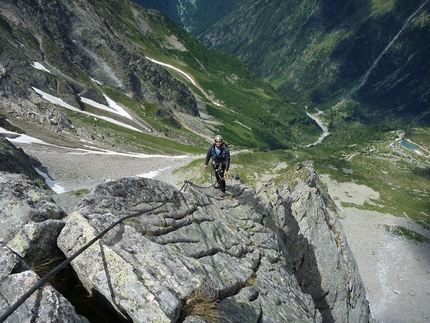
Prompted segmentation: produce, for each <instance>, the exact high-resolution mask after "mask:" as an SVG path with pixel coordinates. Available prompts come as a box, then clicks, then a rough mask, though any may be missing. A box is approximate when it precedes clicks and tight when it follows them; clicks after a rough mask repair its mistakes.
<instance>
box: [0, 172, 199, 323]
mask: <svg viewBox="0 0 430 323" xmlns="http://www.w3.org/2000/svg"><path fill="white" fill-rule="evenodd" d="M189 183H190V182H189V181H188V180H185V181H184V184H183V185H182V187H181V189H180V190H179V191H177V192H175V193H174V195H173V197H172V198H170V199H167V200H166V201H164V202H163V203H161V204H160V205H158V206H155V207H153V208H151V209H148V210H144V211H139V212H136V213H133V214H129V215H127V216H125V217H123V218H121V219H119V220H118V221H116V222H114V223H112V224H111V225H110V226H108V227H107V228H106V229H104V230H103V231H102V232H100V233H99V234H98V235H96V236H95V237H94V238H93V239H92V240H90V241H89V242H87V244H85V245H84V246H83V247H81V248H80V249H79V250H78V251H76V252H75V253H74V254H73V255H71V256H70V257H68V258H67V259H66V260H64V261H63V262H62V263H61V264H59V265H58V266H57V267H55V268H54V269H52V270H51V271H50V272H49V273H48V274H46V275H45V276H44V277H43V278H41V279H40V280H39V281H38V282H37V283H36V284H34V286H33V287H31V288H30V289H29V290H28V291H27V292H26V293H24V294H23V295H22V296H21V297H20V298H19V299H18V300H17V301H16V302H15V303H14V304H13V305H12V306H11V307H9V309H8V310H7V311H5V312H4V313H3V314H2V315H1V316H0V323H3V322H4V321H5V320H6V319H7V318H8V317H9V316H10V315H12V313H13V312H15V311H16V310H17V309H18V307H20V306H21V305H22V304H23V303H24V302H25V301H26V300H27V299H28V298H29V297H30V296H31V295H32V294H33V293H34V292H35V291H37V290H38V289H39V288H40V287H42V286H43V285H44V284H45V283H47V282H48V280H49V279H50V278H51V277H53V276H54V275H55V274H57V273H58V272H59V271H60V270H61V269H63V268H64V267H66V266H67V265H68V264H70V262H71V261H72V260H73V259H75V258H76V257H78V256H79V255H80V254H81V253H83V252H84V251H85V250H87V249H88V248H89V247H91V246H92V245H93V244H94V243H95V242H97V241H98V240H99V239H100V238H101V237H103V236H104V235H105V234H106V233H108V232H109V231H110V230H112V229H113V228H114V227H116V226H117V225H118V224H120V223H122V222H123V221H125V220H127V219H130V218H135V217H138V216H141V215H143V214H145V213H148V212H151V211H154V210H156V209H158V208H160V207H162V206H163V205H165V204H167V203H168V202H169V201H171V200H173V199H174V198H175V197H176V196H177V195H178V194H179V193H180V192H181V191H182V190H184V191H185V190H186V187H187V186H188V184H189Z"/></svg>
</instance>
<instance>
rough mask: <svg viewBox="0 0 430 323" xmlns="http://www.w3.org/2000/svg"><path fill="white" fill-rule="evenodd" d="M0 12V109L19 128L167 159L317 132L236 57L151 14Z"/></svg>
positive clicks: (24, 4) (11, 4) (65, 4)
mask: <svg viewBox="0 0 430 323" xmlns="http://www.w3.org/2000/svg"><path fill="white" fill-rule="evenodd" d="M0 9H1V11H0V82H1V91H0V98H1V100H0V107H1V113H2V114H4V116H5V117H6V118H7V119H8V120H9V121H10V122H11V123H12V124H13V125H14V126H17V127H19V128H20V129H21V131H24V130H25V131H27V132H30V131H33V134H35V133H37V134H39V135H40V134H42V133H44V132H51V137H52V138H57V139H58V140H61V141H62V142H64V141H66V140H67V139H68V138H72V137H73V138H75V139H85V140H92V141H97V142H99V143H100V144H102V143H103V144H106V145H107V146H112V145H118V146H121V147H124V149H133V150H139V151H142V150H143V151H151V152H168V153H169V152H170V153H172V152H173V153H177V152H178V151H189V150H190V149H196V148H197V149H203V148H205V147H206V146H207V142H208V141H209V140H211V139H212V138H213V136H214V134H216V133H218V132H222V133H223V134H224V136H225V139H226V140H227V141H228V142H229V143H230V144H234V145H237V146H242V147H250V148H260V149H277V148H287V147H291V146H292V145H294V144H295V145H300V144H306V143H310V142H312V141H314V140H315V138H317V137H318V133H319V132H320V129H319V127H318V125H317V124H316V123H315V122H314V121H313V120H312V119H310V118H309V117H308V116H307V115H306V114H305V112H304V111H301V110H300V109H297V108H296V107H294V106H293V105H291V104H290V103H287V102H285V101H284V100H283V99H281V98H280V97H279V96H278V95H277V93H276V91H275V90H274V89H273V88H272V87H271V86H269V85H268V84H267V83H265V82H262V81H261V80H259V79H258V78H256V77H255V76H254V75H253V73H252V72H251V71H250V70H249V68H248V67H246V66H245V65H244V64H243V63H241V62H240V61H239V60H238V59H237V58H235V57H234V56H232V55H227V54H225V53H222V52H219V51H216V50H213V49H207V48H206V47H205V46H203V45H202V44H201V43H200V42H199V41H198V40H197V39H196V38H195V37H193V36H192V35H190V34H189V33H187V32H186V31H184V29H182V28H180V27H178V26H177V25H176V24H174V23H173V22H172V21H171V20H169V19H168V18H167V17H166V16H164V15H162V14H161V13H160V12H158V11H155V10H147V9H144V8H142V7H140V6H138V5H136V4H133V3H132V2H130V1H125V0H122V1H98V0H97V1H91V2H87V1H56V2H46V1H43V2H41V3H36V2H34V1H13V0H9V1H2V2H1V4H0ZM94 120H97V122H95V121H94ZM29 124H31V125H32V126H29ZM268 129H269V130H268ZM65 133H66V134H68V136H66V135H64V134H65ZM60 134H61V136H63V137H64V138H63V137H61V136H60ZM71 140H72V139H71ZM74 141H75V142H79V140H74ZM182 144H184V145H182ZM124 145H127V146H129V147H128V148H126V147H125V146H124Z"/></svg>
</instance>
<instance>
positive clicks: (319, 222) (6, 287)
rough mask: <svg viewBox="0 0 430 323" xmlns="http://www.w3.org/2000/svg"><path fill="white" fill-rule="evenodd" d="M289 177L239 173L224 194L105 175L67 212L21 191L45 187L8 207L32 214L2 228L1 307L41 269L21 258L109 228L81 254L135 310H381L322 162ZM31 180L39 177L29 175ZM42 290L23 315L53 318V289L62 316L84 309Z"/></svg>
mask: <svg viewBox="0 0 430 323" xmlns="http://www.w3.org/2000/svg"><path fill="white" fill-rule="evenodd" d="M12 175H14V176H15V175H17V174H12V173H6V172H2V173H1V174H0V176H1V179H2V180H1V184H2V191H3V192H6V191H7V188H8V187H9V188H10V187H14V186H13V185H15V184H14V182H10V181H8V178H10V176H12ZM287 182H290V183H292V184H291V185H290V186H288V185H287V184H285V185H284V186H283V187H281V188H277V187H276V186H275V185H274V184H273V183H266V184H262V185H260V186H259V187H258V189H257V191H254V190H252V189H250V188H248V187H247V186H246V185H244V184H243V183H242V182H241V181H240V179H239V178H238V177H235V178H234V179H233V180H232V181H231V185H230V186H229V187H228V193H229V194H228V196H227V197H225V198H221V197H220V196H219V191H218V190H216V189H215V188H213V187H199V186H196V185H194V184H193V183H188V182H186V183H184V186H183V187H182V189H181V190H178V189H176V188H175V187H173V186H171V185H169V184H167V183H164V182H161V181H157V180H153V179H145V178H134V177H128V178H123V179H120V180H117V181H111V182H104V183H101V184H99V185H98V186H97V187H96V188H95V189H94V190H92V191H91V192H90V193H89V194H87V195H86V196H85V197H84V198H83V199H81V200H80V202H79V203H78V204H77V205H76V207H75V209H74V212H72V213H71V214H69V215H68V216H67V217H66V218H62V216H63V215H64V214H63V215H61V212H51V211H50V209H49V208H46V203H45V204H40V203H34V204H32V205H34V209H35V210H39V211H40V213H42V214H44V216H39V217H34V216H28V215H27V216H24V214H25V213H27V214H28V213H31V212H30V211H29V210H27V209H26V208H24V207H21V208H20V209H19V210H18V211H16V210H17V209H13V205H14V204H17V203H18V200H19V201H20V202H19V203H27V204H28V203H30V201H34V200H37V201H39V200H40V198H41V197H43V196H44V194H47V193H46V192H45V191H44V190H43V189H41V191H37V192H33V193H32V194H31V195H21V196H20V197H19V198H18V197H17V198H16V199H15V200H14V201H12V198H11V197H10V196H8V201H9V203H4V204H3V205H2V218H1V221H5V218H4V217H3V214H8V215H9V216H10V215H11V214H12V213H14V214H15V216H16V215H17V214H20V215H21V214H22V216H20V217H19V219H18V218H16V221H17V222H19V223H20V226H19V230H18V228H17V229H15V230H11V231H8V230H6V229H3V231H2V232H1V236H0V239H1V240H2V241H3V244H2V246H1V248H2V252H1V259H0V261H1V263H4V264H9V265H8V266H2V274H1V280H0V295H1V297H0V314H1V313H3V312H4V311H6V310H7V308H8V307H9V306H11V305H12V304H13V302H14V301H15V300H16V299H18V298H19V296H20V295H21V294H22V293H23V292H24V291H25V289H26V288H27V289H29V288H30V287H31V286H32V285H33V284H34V283H35V281H36V280H37V275H36V274H35V273H33V272H32V271H31V270H30V269H26V270H23V269H19V268H28V267H26V266H27V265H26V264H27V263H28V262H29V259H34V255H36V254H38V253H39V252H40V250H48V249H49V248H51V249H50V250H51V251H50V253H55V252H58V248H57V246H58V247H59V248H60V249H61V250H62V252H63V253H64V255H65V256H66V257H70V256H72V255H73V254H74V253H75V252H76V251H78V250H79V249H80V248H82V247H83V246H84V245H85V244H87V243H88V242H90V241H91V240H93V239H94V238H95V237H96V236H97V235H99V234H101V233H103V232H104V230H107V233H106V234H104V235H102V236H101V238H100V239H99V240H97V241H96V242H95V243H94V244H92V245H91V246H90V247H89V248H88V249H86V250H85V251H84V252H83V253H82V254H80V255H79V256H77V257H76V258H75V259H74V260H72V262H71V264H72V267H73V270H74V272H75V273H76V275H77V277H78V278H79V280H80V282H81V283H82V285H83V286H84V287H85V289H86V290H87V291H88V292H89V293H92V294H93V295H97V297H98V298H101V299H103V301H104V302H105V304H108V305H106V306H108V307H112V308H113V309H114V310H115V311H116V312H117V313H119V315H120V316H121V317H122V318H123V320H124V321H130V320H131V321H133V322H187V323H191V322H204V320H203V319H204V318H205V315H210V316H211V317H212V318H215V321H219V322H227V321H228V322H233V323H234V322H237V323H239V322H241V323H242V322H255V323H257V322H370V321H372V319H371V315H370V312H369V306H368V303H367V301H366V295H365V290H364V287H363V283H362V281H361V279H360V276H359V273H358V270H357V266H356V264H355V261H354V258H353V256H352V254H351V251H350V250H349V247H348V245H347V242H346V239H345V237H344V235H343V233H342V228H341V226H340V224H339V222H338V221H337V220H336V218H335V216H334V215H332V214H331V213H330V212H329V211H328V210H327V207H326V203H327V201H328V197H327V196H326V195H325V194H324V190H323V189H321V188H320V186H319V183H318V176H317V174H316V173H315V171H314V169H313V167H312V165H308V166H306V167H304V168H302V169H301V170H299V171H298V172H297V173H296V174H295V175H294V181H290V179H286V183H287ZM229 184H230V182H229ZM11 185H12V186H11ZM25 185H26V186H25V187H26V189H27V190H28V189H29V188H30V187H32V184H31V180H30V179H29V178H28V182H27V183H26V184H25ZM3 194H4V193H3ZM36 196H37V199H35V197H36ZM22 201H24V202H22ZM51 202H52V201H50V203H51ZM52 203H54V202H52ZM3 210H4V211H3ZM12 210H15V212H12ZM35 210H33V212H36V211H35ZM4 212H8V213H4ZM58 215H61V216H58ZM115 223H117V225H115ZM8 226H9V227H11V228H12V227H13V226H12V223H11V224H9V225H8ZM110 226H112V229H109V227H110ZM3 227H4V226H2V228H3ZM48 227H49V228H51V229H49V231H47V230H48V229H47V228H48ZM41 232H43V233H44V234H40V233H41ZM48 232H49V233H48ZM47 233H48V234H47ZM42 236H46V238H49V239H42ZM48 236H49V237H48ZM57 237H58V239H57ZM55 240H57V241H55ZM42 241H44V242H43V243H42ZM48 246H49V248H48ZM45 256H46V254H45ZM32 257H33V258H32ZM18 264H19V265H18ZM17 268H18V269H19V270H18V269H17ZM17 274H19V275H21V276H23V277H22V281H25V282H26V283H25V284H24V283H21V285H22V287H21V289H19V290H18V289H14V288H11V287H10V286H11V281H12V280H14V279H18V278H19V279H21V278H20V277H19V276H17ZM24 276H25V277H24ZM28 276H31V277H32V278H31V279H26V277H28ZM48 289H49V293H48V292H47V290H48ZM42 291H43V292H41V293H39V294H38V295H39V296H34V295H35V294H37V293H35V294H33V296H32V297H41V301H40V302H38V303H37V306H39V307H40V306H43V308H42V307H40V309H39V310H38V312H37V315H36V314H34V308H35V306H36V305H35V303H34V302H35V299H34V298H30V299H29V300H27V301H26V303H24V305H22V306H21V307H19V308H18V310H17V311H16V313H14V315H15V317H20V319H22V321H25V320H29V321H30V320H34V321H36V322H42V320H41V319H40V317H39V313H42V312H43V313H45V312H46V313H51V314H52V313H54V312H53V311H54V309H52V306H51V305H52V302H51V303H50V302H49V300H52V297H53V296H52V295H54V294H55V297H58V302H57V301H56V302H54V303H55V304H56V305H55V306H57V308H55V311H56V312H55V313H56V314H52V316H57V315H58V321H62V322H81V321H82V320H85V319H84V318H82V317H80V316H78V315H77V314H76V312H74V310H73V308H72V306H71V305H70V303H69V302H68V301H67V300H66V299H63V298H61V297H62V296H61V295H60V294H59V293H58V292H55V290H54V289H53V288H52V287H51V286H50V285H49V284H48V285H45V287H44V288H43V290H42ZM45 297H46V298H47V299H46V300H45ZM60 298H61V301H60ZM45 306H46V308H45ZM50 306H51V307H50ZM199 306H200V307H203V308H204V311H203V313H202V312H201V311H200V312H199V311H198V308H199ZM204 306H206V307H204ZM64 313H67V315H66V314H64ZM11 322H14V320H13V319H12V320H11ZM46 322H54V320H52V321H49V320H48V321H46Z"/></svg>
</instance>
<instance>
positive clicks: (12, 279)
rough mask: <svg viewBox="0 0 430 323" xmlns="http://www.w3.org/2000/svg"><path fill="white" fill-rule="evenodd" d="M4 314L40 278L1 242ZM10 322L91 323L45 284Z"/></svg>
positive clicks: (0, 293)
mask: <svg viewBox="0 0 430 323" xmlns="http://www.w3.org/2000/svg"><path fill="white" fill-rule="evenodd" d="M0 264H1V266H0V314H1V315H3V314H4V313H5V312H6V311H7V310H8V309H9V307H10V306H11V305H12V304H14V303H15V302H16V301H18V299H19V298H20V297H21V295H23V294H24V293H25V292H27V291H28V290H29V289H30V288H31V287H32V286H33V285H34V284H35V283H36V282H37V281H38V280H39V277H38V276H37V275H36V274H35V273H34V272H33V271H32V270H30V268H28V267H27V265H26V264H25V263H24V262H23V261H22V259H21V258H20V257H19V256H17V255H16V254H15V253H14V252H12V251H11V250H10V249H9V248H8V247H7V246H5V245H4V243H2V242H1V241H0ZM7 322H11V323H13V322H17V323H18V322H35V323H36V322H37V323H69V322H70V323H87V322H88V321H87V320H86V319H85V318H83V317H81V316H79V315H78V314H76V312H75V308H74V307H73V306H72V305H71V304H70V302H69V301H68V300H67V299H65V298H64V297H63V296H62V295H61V294H60V293H59V292H57V291H56V290H55V289H54V288H53V287H52V286H51V285H49V284H45V285H43V287H41V288H40V289H39V290H38V291H36V292H35V293H33V294H32V295H31V296H30V297H29V298H28V299H27V300H26V301H25V302H24V303H23V304H22V305H21V306H19V307H18V309H17V310H15V311H14V312H13V313H12V314H11V315H10V316H9V318H8V319H7Z"/></svg>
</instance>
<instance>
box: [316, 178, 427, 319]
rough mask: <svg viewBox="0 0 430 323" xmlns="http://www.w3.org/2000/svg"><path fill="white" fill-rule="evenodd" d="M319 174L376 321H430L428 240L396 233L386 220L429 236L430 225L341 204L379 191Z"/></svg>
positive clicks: (362, 199) (366, 198)
mask: <svg viewBox="0 0 430 323" xmlns="http://www.w3.org/2000/svg"><path fill="white" fill-rule="evenodd" d="M321 178H322V180H323V181H324V182H325V183H326V184H327V185H328V191H329V194H330V196H331V197H332V198H333V200H334V201H335V203H336V205H337V206H338V208H339V218H340V221H341V223H342V226H343V229H344V232H345V235H346V237H347V240H348V244H349V245H350V247H351V250H352V252H353V254H354V257H355V259H356V261H357V264H358V268H359V271H360V275H361V277H362V279H363V282H364V284H365V286H366V291H367V298H368V300H369V303H370V309H371V311H372V313H373V316H374V318H375V319H376V321H377V322H378V323H397V322H398V323H403V322H408V323H422V322H430V306H429V304H430V244H429V243H418V242H415V241H412V240H408V239H406V238H401V237H398V236H396V235H394V234H392V233H389V232H388V231H387V230H386V228H385V226H386V225H392V226H402V227H405V228H406V229H408V230H412V231H415V232H418V233H420V234H422V235H424V236H426V237H428V238H430V231H429V230H426V229H424V228H423V227H421V226H420V225H418V224H416V223H415V222H413V221H412V220H409V219H407V218H401V217H395V216H393V215H390V214H383V213H378V212H374V211H365V210H359V209H356V208H351V207H348V208H343V207H342V206H341V202H342V201H343V202H349V203H354V204H356V205H363V204H364V203H365V202H369V201H370V200H374V199H377V197H378V196H379V194H378V192H375V191H373V190H372V189H371V188H369V187H367V186H364V185H356V184H354V183H338V182H336V181H334V180H331V179H330V177H328V176H326V175H323V176H321Z"/></svg>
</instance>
